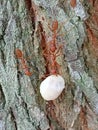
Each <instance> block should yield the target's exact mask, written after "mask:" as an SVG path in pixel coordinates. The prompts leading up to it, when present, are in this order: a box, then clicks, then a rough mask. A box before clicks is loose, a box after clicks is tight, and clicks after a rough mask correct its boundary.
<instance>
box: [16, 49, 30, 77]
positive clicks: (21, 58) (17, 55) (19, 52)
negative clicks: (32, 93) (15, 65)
mask: <svg viewBox="0 0 98 130" xmlns="http://www.w3.org/2000/svg"><path fill="white" fill-rule="evenodd" d="M15 55H16V57H17V58H18V59H20V61H21V65H22V69H23V71H24V73H25V75H27V76H31V75H32V73H31V72H30V71H29V69H28V66H27V64H26V59H25V58H24V56H23V53H22V51H21V50H20V49H18V48H17V49H16V50H15Z"/></svg>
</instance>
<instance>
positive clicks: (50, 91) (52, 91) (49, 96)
mask: <svg viewBox="0 0 98 130" xmlns="http://www.w3.org/2000/svg"><path fill="white" fill-rule="evenodd" d="M64 88H65V83H64V79H63V78H62V77H61V76H60V75H50V76H48V77H47V78H46V79H45V80H43V81H42V83H41V85H40V93H41V95H42V97H43V98H44V99H45V100H47V101H49V100H54V99H56V98H57V97H58V96H59V95H60V94H61V92H62V91H63V89H64Z"/></svg>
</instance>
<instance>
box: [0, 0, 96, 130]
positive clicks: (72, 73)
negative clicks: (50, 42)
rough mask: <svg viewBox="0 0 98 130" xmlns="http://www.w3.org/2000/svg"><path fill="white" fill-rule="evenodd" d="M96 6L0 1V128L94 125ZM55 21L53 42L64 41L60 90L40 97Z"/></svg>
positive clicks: (92, 128)
mask: <svg viewBox="0 0 98 130" xmlns="http://www.w3.org/2000/svg"><path fill="white" fill-rule="evenodd" d="M97 5H98V0H95V1H94V0H85V1H83V0H77V1H74V0H73V1H72V0H66V1H63V0H60V1H58V0H52V1H51V0H19V1H16V0H7V1H6V0H1V1H0V130H97V129H98V120H97V118H98V92H97V89H98V58H97V57H98V33H97V31H98V30H97V27H98V18H97V16H98V7H97ZM54 20H57V21H58V23H59V27H58V31H57V43H58V44H59V45H63V49H62V52H61V53H62V54H60V55H59V56H58V58H57V59H56V60H57V62H58V64H59V65H60V67H59V71H60V74H61V75H62V77H63V78H64V80H65V89H64V91H63V92H62V94H61V95H60V96H59V97H58V98H57V99H56V100H53V101H45V100H44V99H43V98H42V97H41V94H40V91H39V87H40V84H41V82H42V78H41V77H42V76H45V74H46V73H47V68H48V67H47V63H46V59H45V57H44V55H45V54H43V52H44V53H45V51H44V48H45V42H47V39H48V37H52V30H51V27H52V23H53V21H54ZM16 49H20V50H21V51H22V55H23V56H22V57H23V59H24V60H25V62H26V63H24V62H23V61H22V60H21V58H20V59H19V58H18V57H17V56H16V53H15V52H16ZM23 66H25V67H26V68H27V69H28V70H29V71H30V73H31V74H32V75H31V76H29V75H28V74H27V73H26V70H25V67H23Z"/></svg>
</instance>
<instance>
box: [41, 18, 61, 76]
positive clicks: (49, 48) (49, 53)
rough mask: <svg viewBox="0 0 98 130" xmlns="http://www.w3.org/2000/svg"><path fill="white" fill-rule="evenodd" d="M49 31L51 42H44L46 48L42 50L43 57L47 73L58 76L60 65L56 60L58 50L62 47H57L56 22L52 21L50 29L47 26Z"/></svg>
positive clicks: (58, 53)
mask: <svg viewBox="0 0 98 130" xmlns="http://www.w3.org/2000/svg"><path fill="white" fill-rule="evenodd" d="M49 29H50V30H51V31H52V37H51V40H50V41H48V42H46V44H47V45H46V48H45V49H44V53H43V55H44V56H45V59H46V60H47V63H48V68H49V72H50V74H51V75H57V74H59V72H58V69H59V67H60V65H59V64H58V63H57V61H56V58H57V57H58V56H59V55H60V50H61V48H62V45H59V46H57V41H56V38H57V29H58V21H57V20H54V21H53V23H52V27H50V26H49Z"/></svg>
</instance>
